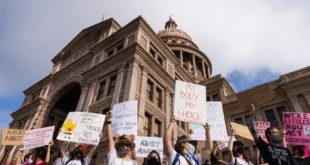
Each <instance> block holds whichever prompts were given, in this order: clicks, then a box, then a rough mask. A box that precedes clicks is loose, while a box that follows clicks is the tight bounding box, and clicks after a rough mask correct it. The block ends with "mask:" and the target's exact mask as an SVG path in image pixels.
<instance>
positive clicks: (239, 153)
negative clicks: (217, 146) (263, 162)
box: [228, 129, 253, 165]
mask: <svg viewBox="0 0 310 165" xmlns="http://www.w3.org/2000/svg"><path fill="white" fill-rule="evenodd" d="M235 135H236V133H235V129H233V133H232V136H231V138H230V140H229V143H228V162H229V165H253V163H251V162H250V161H248V160H247V158H246V156H245V154H244V144H243V143H242V142H241V141H238V140H237V141H236V140H235Z"/></svg>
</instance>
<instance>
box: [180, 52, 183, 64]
mask: <svg viewBox="0 0 310 165" xmlns="http://www.w3.org/2000/svg"><path fill="white" fill-rule="evenodd" d="M180 60H181V66H182V68H183V51H182V50H180Z"/></svg>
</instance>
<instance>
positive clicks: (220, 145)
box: [218, 136, 235, 150]
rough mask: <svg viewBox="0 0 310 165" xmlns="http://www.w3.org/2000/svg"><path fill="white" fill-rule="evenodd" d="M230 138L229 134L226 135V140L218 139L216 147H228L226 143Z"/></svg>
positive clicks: (221, 148)
mask: <svg viewBox="0 0 310 165" xmlns="http://www.w3.org/2000/svg"><path fill="white" fill-rule="evenodd" d="M230 138H231V136H228V138H227V139H226V140H220V141H219V144H218V147H219V149H220V150H223V149H225V148H227V147H228V143H229V140H230ZM234 141H235V140H234Z"/></svg>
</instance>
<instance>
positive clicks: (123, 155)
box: [105, 111, 137, 165]
mask: <svg viewBox="0 0 310 165" xmlns="http://www.w3.org/2000/svg"><path fill="white" fill-rule="evenodd" d="M111 119H112V111H110V112H108V113H107V114H106V122H105V125H106V126H107V129H106V130H107V139H108V165H121V164H122V165H137V162H136V161H135V160H132V158H131V155H130V154H131V153H132V150H134V148H135V143H134V139H133V138H132V136H129V135H122V136H120V137H119V138H118V139H117V141H116V142H115V141H114V139H113V135H112V125H111V124H112V123H111Z"/></svg>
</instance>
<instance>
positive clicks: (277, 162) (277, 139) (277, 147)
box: [248, 105, 298, 165]
mask: <svg viewBox="0 0 310 165" xmlns="http://www.w3.org/2000/svg"><path fill="white" fill-rule="evenodd" d="M254 113H255V108H254V106H253V105H252V111H251V120H250V122H249V125H248V127H249V130H250V132H251V133H252V135H253V139H254V141H255V143H256V145H257V147H258V149H259V151H260V153H261V155H262V157H263V159H264V162H265V163H268V164H269V165H298V163H297V161H296V160H295V159H294V157H293V156H292V154H291V152H290V151H289V150H288V149H287V148H285V147H281V142H282V138H283V137H281V134H280V131H279V130H278V129H277V128H276V127H269V128H267V129H266V131H265V136H266V138H267V140H268V143H266V142H265V141H264V140H263V139H262V138H261V137H260V135H259V134H258V133H257V132H256V130H255V127H254V121H255V119H254V117H255V114H254Z"/></svg>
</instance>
